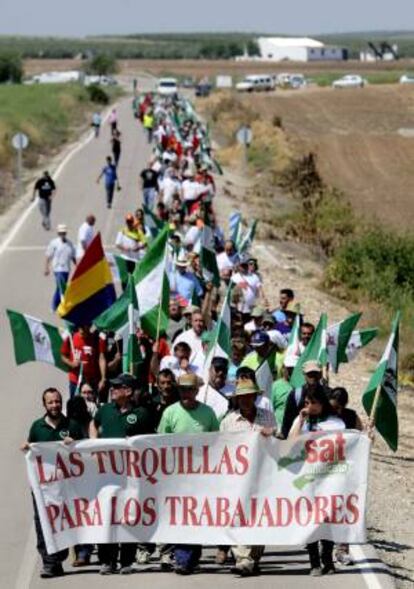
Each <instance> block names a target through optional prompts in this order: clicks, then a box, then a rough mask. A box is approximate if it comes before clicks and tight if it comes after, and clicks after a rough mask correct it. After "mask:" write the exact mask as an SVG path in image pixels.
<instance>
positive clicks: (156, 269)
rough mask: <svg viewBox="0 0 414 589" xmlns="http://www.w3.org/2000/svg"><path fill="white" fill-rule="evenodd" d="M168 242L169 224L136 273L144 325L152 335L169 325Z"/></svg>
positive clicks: (149, 249)
mask: <svg viewBox="0 0 414 589" xmlns="http://www.w3.org/2000/svg"><path fill="white" fill-rule="evenodd" d="M167 242H168V227H165V228H164V229H163V230H162V231H161V232H160V233H159V234H158V235H157V237H156V238H155V239H154V241H153V242H152V243H151V244H150V245H149V247H148V250H147V253H146V254H145V256H144V257H143V258H142V260H141V262H140V263H139V264H138V266H137V267H136V269H135V272H134V281H135V289H136V293H137V299H138V306H139V313H140V320H141V328H142V329H143V330H144V331H145V333H147V334H148V335H149V336H150V337H152V338H156V337H157V335H159V332H163V331H166V329H167V327H168V320H169V316H168V303H169V296H170V288H169V283H168V277H167V273H166V262H167Z"/></svg>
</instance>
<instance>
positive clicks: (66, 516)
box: [60, 503, 76, 532]
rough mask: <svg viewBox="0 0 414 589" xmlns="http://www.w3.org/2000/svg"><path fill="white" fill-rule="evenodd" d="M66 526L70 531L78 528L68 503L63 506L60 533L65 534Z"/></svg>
mask: <svg viewBox="0 0 414 589" xmlns="http://www.w3.org/2000/svg"><path fill="white" fill-rule="evenodd" d="M65 525H67V526H68V527H69V528H70V529H72V528H76V524H75V521H74V519H73V517H72V514H71V513H70V510H69V507H68V506H67V505H66V503H63V505H62V513H61V516H60V531H61V532H63V530H64V528H65Z"/></svg>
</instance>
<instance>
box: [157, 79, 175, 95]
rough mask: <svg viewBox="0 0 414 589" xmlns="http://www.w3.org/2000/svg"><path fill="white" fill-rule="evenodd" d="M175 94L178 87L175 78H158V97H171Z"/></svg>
mask: <svg viewBox="0 0 414 589" xmlns="http://www.w3.org/2000/svg"><path fill="white" fill-rule="evenodd" d="M177 92H178V87H177V80H176V79H175V78H160V79H159V80H158V86H157V93H158V94H159V95H160V96H173V95H174V94H177Z"/></svg>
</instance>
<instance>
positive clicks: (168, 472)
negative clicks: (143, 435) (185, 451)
mask: <svg viewBox="0 0 414 589" xmlns="http://www.w3.org/2000/svg"><path fill="white" fill-rule="evenodd" d="M168 450H169V448H161V472H162V474H165V475H167V476H168V475H171V474H174V471H175V455H176V448H172V451H173V458H174V460H172V461H171V462H172V467H171V470H167V465H168V460H167V451H168Z"/></svg>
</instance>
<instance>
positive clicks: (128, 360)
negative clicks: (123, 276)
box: [122, 278, 143, 376]
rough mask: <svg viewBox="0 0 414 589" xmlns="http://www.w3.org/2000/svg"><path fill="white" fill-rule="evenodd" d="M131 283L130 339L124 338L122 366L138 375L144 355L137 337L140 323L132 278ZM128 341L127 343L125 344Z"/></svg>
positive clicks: (129, 287)
mask: <svg viewBox="0 0 414 589" xmlns="http://www.w3.org/2000/svg"><path fill="white" fill-rule="evenodd" d="M130 283H131V285H128V290H129V291H130V297H131V300H130V302H129V305H128V310H127V313H128V339H127V342H125V340H126V338H124V340H123V341H124V345H123V358H122V368H123V371H124V372H129V374H132V375H133V376H138V370H139V367H140V366H141V364H142V361H143V360H142V355H141V349H140V346H139V342H138V338H137V325H138V321H137V318H138V303H137V299H136V296H134V295H133V294H132V293H133V292H134V290H135V289H134V286H133V284H132V278H131V280H130ZM125 343H126V345H125Z"/></svg>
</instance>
